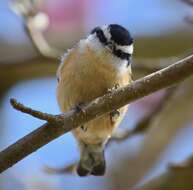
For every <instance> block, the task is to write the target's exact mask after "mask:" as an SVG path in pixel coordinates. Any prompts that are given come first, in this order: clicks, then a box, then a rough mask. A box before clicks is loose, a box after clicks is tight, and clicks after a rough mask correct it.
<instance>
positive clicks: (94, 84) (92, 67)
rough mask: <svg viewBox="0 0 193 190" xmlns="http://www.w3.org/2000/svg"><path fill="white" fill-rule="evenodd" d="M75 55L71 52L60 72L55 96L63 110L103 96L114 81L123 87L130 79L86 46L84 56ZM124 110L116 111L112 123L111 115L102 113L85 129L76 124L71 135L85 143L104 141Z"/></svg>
mask: <svg viewBox="0 0 193 190" xmlns="http://www.w3.org/2000/svg"><path fill="white" fill-rule="evenodd" d="M75 55H77V53H76V54H75ZM75 55H73V54H72V55H71V58H70V59H68V60H67V61H68V63H66V64H64V68H62V70H61V72H65V73H63V74H62V78H61V79H60V81H59V83H58V88H57V98H58V103H59V106H60V109H61V111H62V112H66V111H68V110H70V109H72V108H74V107H75V106H76V105H78V104H79V103H85V104H86V103H88V102H90V101H91V100H93V99H95V98H97V97H99V96H102V95H104V94H105V93H107V91H108V89H111V88H113V87H114V86H115V85H116V84H119V86H124V85H126V84H128V83H129V82H131V79H130V78H129V74H128V73H125V74H119V73H118V71H117V69H116V68H115V67H114V66H113V65H112V64H111V63H108V61H110V58H109V57H105V56H99V58H96V57H94V55H92V52H90V50H89V49H88V51H87V53H85V54H84V55H79V56H75ZM73 56H74V57H73ZM71 60H73V62H72V61H71ZM91 61H92V62H91ZM126 110H127V106H125V107H123V108H121V109H120V110H119V111H120V116H119V117H117V119H116V121H115V122H114V123H112V122H111V120H110V115H109V114H105V115H103V116H101V117H100V118H96V119H94V120H92V121H90V122H88V123H86V124H85V125H84V128H85V129H86V131H85V130H82V129H81V128H80V127H78V128H77V129H75V130H73V134H74V136H75V137H76V139H77V140H78V141H83V142H85V143H86V144H96V143H101V142H104V141H106V140H107V139H108V138H109V137H110V136H111V134H112V132H113V130H114V129H115V128H116V127H117V126H118V124H119V123H120V121H121V120H122V118H123V116H124V114H125V112H126Z"/></svg>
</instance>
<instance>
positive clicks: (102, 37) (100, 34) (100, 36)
mask: <svg viewBox="0 0 193 190" xmlns="http://www.w3.org/2000/svg"><path fill="white" fill-rule="evenodd" d="M94 33H96V36H97V37H98V39H99V40H100V42H101V43H103V44H104V45H107V44H108V42H107V38H106V37H105V35H104V33H103V31H102V30H101V29H100V28H99V27H96V28H95V29H94V30H92V32H91V34H94Z"/></svg>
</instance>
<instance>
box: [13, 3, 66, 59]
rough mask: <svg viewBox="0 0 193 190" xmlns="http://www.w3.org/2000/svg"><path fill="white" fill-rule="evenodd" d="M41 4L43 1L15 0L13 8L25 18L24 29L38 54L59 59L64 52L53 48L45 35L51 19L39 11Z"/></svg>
mask: <svg viewBox="0 0 193 190" xmlns="http://www.w3.org/2000/svg"><path fill="white" fill-rule="evenodd" d="M40 3H41V0H36V1H33V0H27V1H23V0H14V1H12V4H11V8H12V10H13V11H14V12H15V13H17V14H18V15H20V16H21V17H22V18H23V21H24V22H23V24H24V28H25V30H26V33H27V34H28V36H29V38H30V40H31V42H32V45H33V46H34V48H35V49H36V51H37V53H39V55H41V56H43V57H47V58H50V59H51V58H58V57H59V56H61V55H62V51H61V50H58V49H56V48H55V47H51V46H50V45H49V44H48V42H47V40H46V39H45V37H44V35H43V32H44V31H45V30H46V29H47V27H48V25H49V18H48V16H47V15H46V14H45V13H43V12H40V10H39V9H38V7H39V4H40Z"/></svg>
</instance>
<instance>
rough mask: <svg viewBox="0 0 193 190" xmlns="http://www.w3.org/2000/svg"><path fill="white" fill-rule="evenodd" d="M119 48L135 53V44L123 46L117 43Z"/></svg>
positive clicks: (125, 51)
mask: <svg viewBox="0 0 193 190" xmlns="http://www.w3.org/2000/svg"><path fill="white" fill-rule="evenodd" d="M116 48H117V49H120V50H121V51H123V52H124V53H129V54H133V44H131V45H129V46H121V45H116Z"/></svg>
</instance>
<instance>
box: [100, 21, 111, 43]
mask: <svg viewBox="0 0 193 190" xmlns="http://www.w3.org/2000/svg"><path fill="white" fill-rule="evenodd" d="M101 29H102V31H103V33H104V35H105V37H106V39H107V41H109V40H110V39H111V33H110V31H109V29H108V25H103V26H102V27H101Z"/></svg>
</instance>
